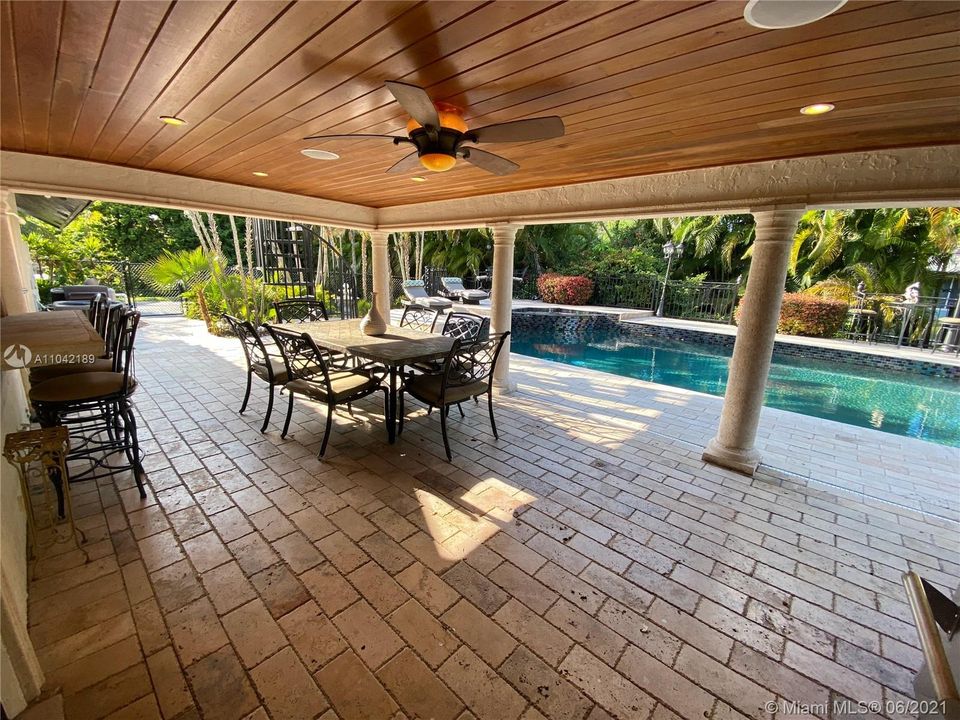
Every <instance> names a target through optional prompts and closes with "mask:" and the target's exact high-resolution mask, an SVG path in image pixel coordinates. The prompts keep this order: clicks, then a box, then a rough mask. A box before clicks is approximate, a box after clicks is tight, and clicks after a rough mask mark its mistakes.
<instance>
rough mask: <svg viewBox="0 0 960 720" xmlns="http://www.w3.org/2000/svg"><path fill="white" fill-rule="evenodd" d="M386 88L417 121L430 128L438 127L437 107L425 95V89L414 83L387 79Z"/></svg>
mask: <svg viewBox="0 0 960 720" xmlns="http://www.w3.org/2000/svg"><path fill="white" fill-rule="evenodd" d="M385 84H386V86H387V90H389V91H390V93H391V94H392V95H393V97H394V98H396V101H397V102H398V103H400V105H401V107H403V109H404V110H406V111H407V114H408V115H409V116H410V117H412V118H413V119H414V120H416V121H417V122H418V123H420V124H421V125H423V126H424V127H427V126H428V125H429V126H430V127H432V128H438V127H440V116H439V115H437V108H436V106H434V104H433V100H431V99H430V96H429V95H427V91H426V90H424V89H423V88H421V87H417V86H416V85H408V84H407V83H402V82H397V81H395V80H388V81H387V82H386V83H385Z"/></svg>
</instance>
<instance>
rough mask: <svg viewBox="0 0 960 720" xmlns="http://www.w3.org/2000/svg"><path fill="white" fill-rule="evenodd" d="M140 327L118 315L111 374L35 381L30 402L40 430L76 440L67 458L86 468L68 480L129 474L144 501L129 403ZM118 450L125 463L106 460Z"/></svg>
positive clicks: (135, 317)
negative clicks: (60, 429) (63, 430)
mask: <svg viewBox="0 0 960 720" xmlns="http://www.w3.org/2000/svg"><path fill="white" fill-rule="evenodd" d="M139 323H140V313H139V312H137V311H136V310H124V311H123V317H122V320H121V322H120V327H119V331H118V335H117V340H116V344H115V346H114V351H113V358H112V362H113V366H112V370H110V371H93V372H80V373H74V374H70V375H62V376H59V377H54V378H51V379H49V380H46V381H44V382H41V383H38V384H37V385H34V386H33V387H31V389H30V402H31V403H32V404H33V407H34V410H35V411H36V413H37V417H38V418H39V420H40V424H41V426H43V427H55V426H58V425H63V426H66V427H67V428H68V429H70V430H71V435H72V436H73V438H74V440H75V441H76V442H75V443H74V447H73V449H71V451H70V453H69V454H68V459H69V460H71V461H73V460H81V459H85V460H88V461H90V462H91V467H90V468H88V469H87V470H85V471H83V472H81V473H79V474H77V473H74V474H73V475H72V477H71V481H72V482H77V481H79V480H89V479H94V478H99V477H104V476H107V475H114V474H116V473H118V472H122V471H124V470H132V471H133V477H134V480H135V481H136V484H137V489H138V490H139V492H140V497H141V498H145V497H146V496H147V494H146V491H145V490H144V487H143V475H144V470H143V465H142V464H141V459H140V443H139V440H138V439H137V421H136V417H135V414H134V409H133V404H132V402H131V396H132V395H133V393H134V391H135V390H136V389H137V379H136V376H135V373H134V363H133V349H134V340H135V338H136V334H137V326H138V325H139ZM121 451H122V452H123V453H124V455H125V456H126V458H127V460H128V461H129V464H119V465H117V464H114V463H112V462H111V460H110V457H111V456H113V455H114V454H117V453H119V452H121Z"/></svg>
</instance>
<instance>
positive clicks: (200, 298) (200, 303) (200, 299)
mask: <svg viewBox="0 0 960 720" xmlns="http://www.w3.org/2000/svg"><path fill="white" fill-rule="evenodd" d="M197 309H198V310H199V311H200V319H201V320H203V322H204V323H206V326H207V332H208V333H212V332H213V320H212V319H211V318H210V311H209V310H208V309H207V296H206V295H204V294H203V287H202V286H198V287H197Z"/></svg>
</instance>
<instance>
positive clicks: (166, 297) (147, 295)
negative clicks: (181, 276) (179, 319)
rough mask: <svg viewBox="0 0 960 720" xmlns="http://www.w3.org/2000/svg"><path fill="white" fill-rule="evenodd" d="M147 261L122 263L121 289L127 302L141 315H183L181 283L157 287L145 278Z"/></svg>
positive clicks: (182, 288)
mask: <svg viewBox="0 0 960 720" xmlns="http://www.w3.org/2000/svg"><path fill="white" fill-rule="evenodd" d="M149 265H150V264H149V263H131V262H126V263H123V264H122V265H121V266H120V268H121V272H122V274H123V286H124V287H123V291H124V292H125V293H126V295H127V304H128V305H130V307H132V308H135V309H137V310H139V311H140V314H141V315H183V309H184V302H183V291H184V290H185V288H184V287H183V285H182V284H181V283H177V284H176V285H174V286H172V287H167V288H163V289H158V288H157V287H156V286H155V285H153V284H152V283H150V282H149V281H148V280H147V268H148V267H149Z"/></svg>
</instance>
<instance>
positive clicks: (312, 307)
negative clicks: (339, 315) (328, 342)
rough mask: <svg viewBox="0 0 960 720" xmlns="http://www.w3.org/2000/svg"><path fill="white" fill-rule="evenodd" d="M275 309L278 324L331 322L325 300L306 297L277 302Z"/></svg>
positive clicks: (274, 304)
mask: <svg viewBox="0 0 960 720" xmlns="http://www.w3.org/2000/svg"><path fill="white" fill-rule="evenodd" d="M273 309H274V310H275V311H276V313H277V322H278V323H304V322H318V321H320V320H329V319H330V318H329V316H328V315H327V306H326V305H324V304H323V300H319V299H317V298H315V297H312V296H309V295H306V296H303V297H298V298H291V299H289V300H275V301H274V303H273Z"/></svg>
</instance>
